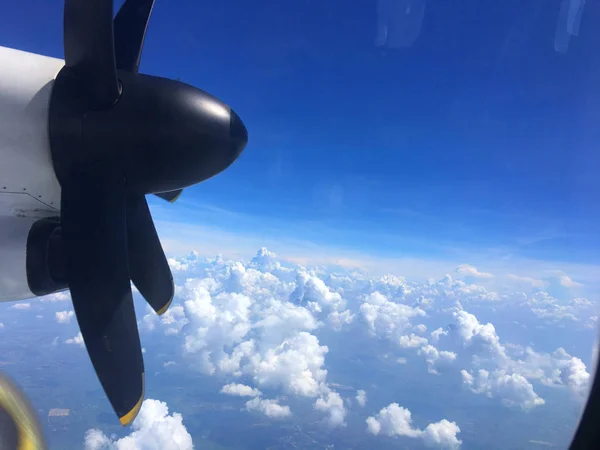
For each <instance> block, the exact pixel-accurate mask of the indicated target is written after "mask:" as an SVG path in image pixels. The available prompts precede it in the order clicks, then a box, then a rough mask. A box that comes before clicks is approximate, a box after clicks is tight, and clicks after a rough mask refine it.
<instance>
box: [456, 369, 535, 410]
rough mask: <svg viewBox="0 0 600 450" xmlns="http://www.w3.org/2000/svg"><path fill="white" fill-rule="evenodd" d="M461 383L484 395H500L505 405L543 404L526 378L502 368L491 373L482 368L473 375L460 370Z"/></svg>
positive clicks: (527, 407)
mask: <svg viewBox="0 0 600 450" xmlns="http://www.w3.org/2000/svg"><path fill="white" fill-rule="evenodd" d="M460 373H461V375H462V378H463V383H465V384H466V385H467V386H469V388H470V389H471V391H473V392H475V393H477V394H485V395H486V396H488V397H490V398H493V397H500V398H501V399H502V403H504V404H505V405H506V406H518V407H520V408H521V409H523V410H528V409H531V408H533V407H535V406H539V405H543V404H544V403H545V401H544V399H543V398H541V397H540V396H539V395H537V394H536V393H535V391H534V390H533V386H532V385H531V383H530V382H529V381H527V379H526V378H525V377H524V376H522V375H520V374H518V373H512V374H508V373H506V372H504V371H502V370H496V371H494V372H492V373H490V372H488V371H487V370H484V369H479V371H478V372H477V373H476V374H475V375H473V374H471V373H469V372H467V371H466V370H461V372H460Z"/></svg>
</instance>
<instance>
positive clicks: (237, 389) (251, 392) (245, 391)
mask: <svg viewBox="0 0 600 450" xmlns="http://www.w3.org/2000/svg"><path fill="white" fill-rule="evenodd" d="M221 393H222V394H227V395H237V396H238V397H256V396H259V395H261V392H260V391H259V390H258V389H255V388H252V387H250V386H246V385H245V384H235V383H232V384H226V385H225V386H223V387H222V388H221Z"/></svg>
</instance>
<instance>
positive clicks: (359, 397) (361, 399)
mask: <svg viewBox="0 0 600 450" xmlns="http://www.w3.org/2000/svg"><path fill="white" fill-rule="evenodd" d="M356 403H358V405H359V406H361V407H362V406H365V405H366V404H367V393H366V392H365V391H363V390H362V389H359V390H358V391H356Z"/></svg>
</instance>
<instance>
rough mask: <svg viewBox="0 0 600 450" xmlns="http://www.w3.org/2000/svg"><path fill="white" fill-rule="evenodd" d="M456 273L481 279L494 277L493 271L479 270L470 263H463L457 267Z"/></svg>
mask: <svg viewBox="0 0 600 450" xmlns="http://www.w3.org/2000/svg"><path fill="white" fill-rule="evenodd" d="M456 273H458V274H459V275H461V276H463V277H473V278H480V279H489V278H494V275H492V274H491V273H487V272H480V271H478V270H477V268H476V267H473V266H470V265H468V264H462V265H460V266H458V268H457V269H456Z"/></svg>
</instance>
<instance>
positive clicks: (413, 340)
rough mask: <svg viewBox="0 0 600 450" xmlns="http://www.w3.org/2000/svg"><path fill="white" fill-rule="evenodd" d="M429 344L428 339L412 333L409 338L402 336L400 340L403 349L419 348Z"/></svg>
mask: <svg viewBox="0 0 600 450" xmlns="http://www.w3.org/2000/svg"><path fill="white" fill-rule="evenodd" d="M427 343H428V341H427V339H425V338H423V337H421V336H417V335H416V334H414V333H410V335H409V336H406V335H405V336H400V339H398V344H399V345H400V347H402V348H417V347H421V346H423V345H427Z"/></svg>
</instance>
